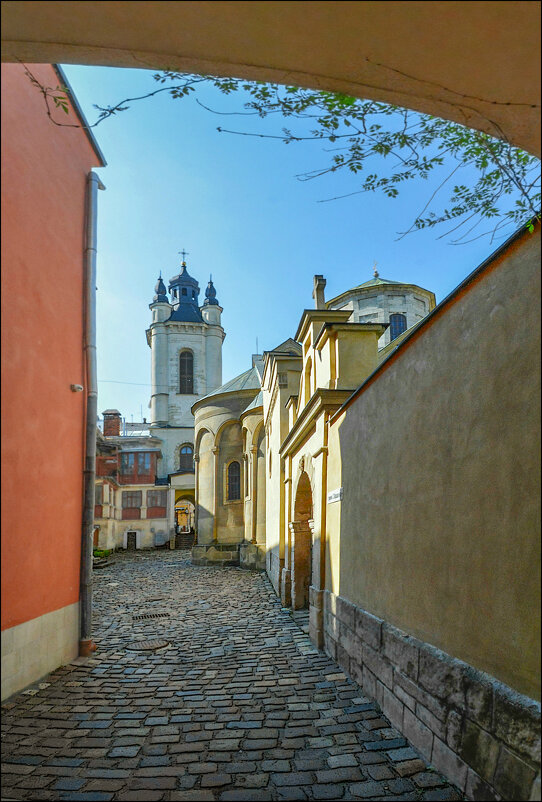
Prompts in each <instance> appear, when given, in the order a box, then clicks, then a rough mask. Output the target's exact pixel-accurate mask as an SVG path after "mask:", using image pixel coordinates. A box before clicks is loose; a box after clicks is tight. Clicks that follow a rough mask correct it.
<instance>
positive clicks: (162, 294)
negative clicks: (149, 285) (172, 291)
mask: <svg viewBox="0 0 542 802" xmlns="http://www.w3.org/2000/svg"><path fill="white" fill-rule="evenodd" d="M154 292H155V293H156V295H155V296H154V298H153V299H152V300H153V302H154V303H158V304H167V303H168V299H167V291H166V285H165V284H164V282H163V281H162V274H161V273H160V276H159V277H158V281H157V282H156V286H155V288H154Z"/></svg>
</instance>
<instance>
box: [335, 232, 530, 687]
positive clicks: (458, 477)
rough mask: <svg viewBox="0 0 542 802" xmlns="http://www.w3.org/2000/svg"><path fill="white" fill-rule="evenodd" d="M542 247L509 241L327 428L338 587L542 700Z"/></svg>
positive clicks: (525, 239)
mask: <svg viewBox="0 0 542 802" xmlns="http://www.w3.org/2000/svg"><path fill="white" fill-rule="evenodd" d="M539 250H540V229H539V228H538V231H537V233H536V234H534V235H529V234H525V235H523V236H522V237H521V238H520V239H519V240H516V241H515V242H514V243H513V245H511V246H510V247H509V248H508V250H507V251H505V252H504V254H501V256H500V257H498V258H497V259H496V260H495V261H494V262H493V264H492V265H491V266H490V268H489V269H488V270H487V271H486V272H484V273H483V274H481V276H480V277H479V279H478V280H477V281H476V282H475V283H473V284H471V286H470V287H468V288H467V289H466V290H464V291H463V292H462V293H460V294H459V295H458V296H457V298H456V299H455V300H454V301H453V302H452V303H450V304H448V305H447V306H445V307H444V309H443V310H442V312H441V313H439V314H438V315H437V316H436V317H435V318H434V319H433V320H432V321H431V322H430V324H429V325H428V326H425V327H422V328H421V329H420V332H419V333H418V334H417V335H415V337H414V338H413V339H412V340H411V341H410V343H408V344H407V347H403V349H404V350H402V351H401V352H400V353H399V354H398V355H397V356H396V357H395V358H394V359H393V360H392V361H391V362H390V363H388V366H387V367H386V368H385V369H384V370H383V372H382V373H381V374H379V375H378V377H377V378H375V379H374V380H373V381H372V382H371V383H369V385H368V386H367V387H366V389H365V390H364V391H363V392H361V394H360V395H359V396H358V397H357V398H356V399H355V400H354V401H353V402H352V403H351V404H350V405H349V406H348V408H347V409H346V412H345V413H343V414H342V415H341V416H340V417H339V418H338V419H337V420H336V422H335V423H334V425H333V426H332V427H331V428H332V430H333V433H332V435H331V438H332V442H333V443H334V444H335V445H334V447H333V448H332V449H331V450H332V451H334V452H335V451H336V448H337V445H338V446H339V448H340V459H341V461H342V482H341V484H342V485H343V487H344V499H343V502H342V504H341V510H340V560H339V552H338V543H337V539H336V538H337V535H336V533H335V532H334V531H333V522H332V517H331V516H332V515H337V514H338V511H336V512H333V513H331V512H330V518H329V527H328V528H329V530H330V532H329V536H328V539H329V542H330V543H333V544H334V545H333V550H332V559H331V566H330V574H331V582H332V584H333V590H334V592H335V593H340V594H341V595H342V596H344V597H346V598H347V599H349V600H350V601H352V602H353V603H355V604H356V605H359V606H360V607H362V608H364V609H365V610H368V611H369V612H371V613H373V614H375V615H377V616H380V617H381V618H383V619H385V620H387V621H389V622H391V623H392V624H394V625H396V626H398V627H400V628H401V629H404V630H406V631H407V632H409V633H410V634H413V635H416V636H417V637H419V638H421V639H422V640H424V641H428V642H429V643H431V644H433V645H435V646H437V647H439V648H441V649H443V650H444V651H446V652H448V653H449V654H451V655H453V656H455V657H458V658H460V659H463V660H465V661H466V662H468V663H470V664H472V665H474V666H475V667H477V668H479V669H481V670H484V671H487V672H488V673H490V674H492V675H494V676H496V677H497V678H498V679H500V680H502V681H503V682H505V683H507V684H509V685H511V686H512V687H513V688H515V689H517V690H518V691H520V692H522V693H525V694H528V695H529V696H534V697H536V698H539V697H540V687H539V676H540V651H539V643H540V576H539V571H540V539H539V532H540V520H539V509H540V508H539V475H540V474H539V469H540V463H539V453H540V436H539V431H540V430H539V409H538V399H539V384H540V382H539V359H540V357H539V339H538V334H539V331H540V321H539V289H540V287H539V282H540V254H539ZM333 460H335V463H336V455H335V456H334V457H333ZM336 470H337V463H336ZM331 506H333V505H331ZM335 506H337V505H335ZM337 580H338V581H337Z"/></svg>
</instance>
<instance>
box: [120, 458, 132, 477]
mask: <svg viewBox="0 0 542 802" xmlns="http://www.w3.org/2000/svg"><path fill="white" fill-rule="evenodd" d="M120 472H121V473H133V472H134V454H121V455H120Z"/></svg>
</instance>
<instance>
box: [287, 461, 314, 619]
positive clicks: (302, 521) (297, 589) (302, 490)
mask: <svg viewBox="0 0 542 802" xmlns="http://www.w3.org/2000/svg"><path fill="white" fill-rule="evenodd" d="M311 520H312V490H311V484H310V480H309V477H308V475H307V474H306V473H305V472H303V473H302V474H301V478H300V480H299V484H298V485H297V492H296V496H295V506H294V520H293V521H292V523H291V524H290V533H291V565H292V609H294V610H308V608H309V587H310V585H311V583H312V530H311V526H310V523H311Z"/></svg>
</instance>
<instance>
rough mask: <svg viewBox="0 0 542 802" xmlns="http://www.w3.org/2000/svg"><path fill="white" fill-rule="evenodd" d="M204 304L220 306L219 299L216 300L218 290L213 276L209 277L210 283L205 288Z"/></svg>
mask: <svg viewBox="0 0 542 802" xmlns="http://www.w3.org/2000/svg"><path fill="white" fill-rule="evenodd" d="M203 305H204V306H211V305H214V306H218V301H217V300H216V290H215V285H214V284H213V277H212V276H211V277H210V278H209V283H208V284H207V288H206V290H205V300H204V302H203Z"/></svg>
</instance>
